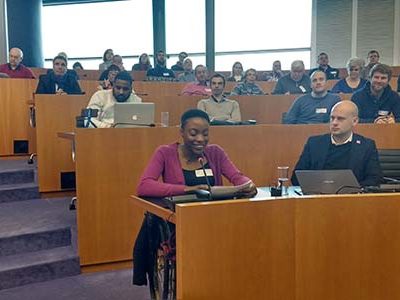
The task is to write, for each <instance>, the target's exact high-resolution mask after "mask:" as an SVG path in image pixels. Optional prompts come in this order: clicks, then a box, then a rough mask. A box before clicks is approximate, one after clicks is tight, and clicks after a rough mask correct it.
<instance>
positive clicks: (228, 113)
mask: <svg viewBox="0 0 400 300" xmlns="http://www.w3.org/2000/svg"><path fill="white" fill-rule="evenodd" d="M210 86H211V92H212V95H211V97H210V98H208V99H202V100H200V101H199V102H198V103H197V108H198V109H201V110H203V111H205V112H206V113H207V114H208V115H209V116H210V119H211V121H213V120H217V121H232V122H240V121H241V116H240V108H239V103H237V101H235V100H229V99H227V98H225V96H224V94H223V93H224V88H225V78H224V76H222V75H221V74H214V75H213V76H211V78H210Z"/></svg>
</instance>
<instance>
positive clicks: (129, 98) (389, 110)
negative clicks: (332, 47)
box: [36, 56, 400, 127]
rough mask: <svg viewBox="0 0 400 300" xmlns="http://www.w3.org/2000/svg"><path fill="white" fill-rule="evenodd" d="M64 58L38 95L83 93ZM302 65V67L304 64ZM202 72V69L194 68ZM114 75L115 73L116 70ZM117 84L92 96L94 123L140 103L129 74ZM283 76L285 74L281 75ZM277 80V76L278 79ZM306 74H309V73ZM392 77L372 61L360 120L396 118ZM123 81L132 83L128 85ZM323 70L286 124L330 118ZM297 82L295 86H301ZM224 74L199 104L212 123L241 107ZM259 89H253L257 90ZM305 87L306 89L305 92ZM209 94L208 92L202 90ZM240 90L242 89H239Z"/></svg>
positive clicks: (234, 115) (234, 118) (236, 118)
mask: <svg viewBox="0 0 400 300" xmlns="http://www.w3.org/2000/svg"><path fill="white" fill-rule="evenodd" d="M66 66H67V62H66V60H65V58H64V57H63V56H56V57H55V58H54V60H53V70H52V71H50V72H48V73H47V74H46V75H41V76H40V79H39V83H38V87H37V90H36V93H38V94H81V93H82V91H81V89H80V87H79V84H78V82H77V78H76V76H75V74H73V73H72V72H68V71H67V68H66ZM303 68H304V66H303ZM198 71H199V74H200V75H201V74H203V75H202V77H204V78H205V76H204V70H198ZM114 76H115V74H114ZM246 76H247V77H249V78H250V79H251V80H250V81H249V83H247V85H249V86H250V87H249V86H247V89H250V88H251V89H250V90H252V89H253V88H254V87H252V86H251V85H254V79H255V72H254V70H252V69H250V70H248V72H247V75H246ZM117 78H118V84H116V85H115V86H114V87H113V88H112V91H113V92H111V91H104V92H102V93H100V92H98V93H95V94H94V95H93V97H92V98H91V100H90V103H89V105H88V108H94V109H99V112H100V114H99V116H98V119H97V120H95V122H98V124H96V125H97V126H98V127H109V126H111V124H112V121H113V115H112V114H113V113H112V106H113V104H114V103H115V102H116V101H117V102H141V99H140V98H139V97H138V96H136V95H133V93H131V92H132V87H131V85H132V78H131V76H130V74H129V73H128V72H125V71H123V72H120V73H118V75H117V77H115V79H114V80H116V79H117ZM282 78H284V77H282ZM282 78H281V79H282ZM307 78H308V77H307ZM390 78H391V69H390V67H388V66H386V65H383V64H376V65H375V66H374V67H373V68H372V69H371V71H370V79H369V81H368V82H366V83H365V85H364V87H363V88H362V89H360V90H358V91H356V92H355V93H354V94H353V96H352V100H353V101H354V102H355V103H356V104H357V106H358V109H359V117H360V121H361V122H363V123H372V122H376V123H394V122H396V121H399V120H400V97H399V95H398V94H397V93H396V92H394V91H392V90H391V88H390V85H389V81H390ZM126 82H128V83H130V86H129V87H128V86H126V84H125V83H126ZM326 83H327V80H326V74H325V73H324V72H323V71H315V72H314V73H313V74H312V75H311V83H310V89H311V93H309V94H306V95H304V96H301V97H299V98H298V99H297V100H296V101H294V103H293V104H292V106H291V107H290V109H289V111H288V112H287V114H286V116H285V118H284V120H283V122H284V123H286V124H308V123H324V122H328V120H329V113H330V111H331V108H332V107H333V105H334V104H335V103H337V102H338V101H340V98H339V97H338V96H335V95H334V94H331V93H329V92H328V91H327V84H326ZM301 87H302V85H299V87H298V88H301ZM224 88H225V78H224V76H222V75H220V74H214V75H213V76H211V78H210V93H211V96H209V98H208V99H203V100H201V101H199V103H198V105H197V107H198V108H199V109H201V110H203V111H205V112H207V113H208V114H209V116H210V117H211V121H212V122H214V123H216V124H221V122H222V124H227V123H226V122H228V123H229V122H231V123H238V122H241V121H242V120H241V113H240V107H239V104H238V102H237V101H235V100H231V99H228V98H227V97H226V96H224V93H223V92H224ZM241 89H246V83H243V84H242V85H241V86H240V87H239V88H235V89H234V93H236V94H240V93H238V91H239V90H241ZM256 90H257V89H256ZM304 91H306V90H304ZM205 94H206V95H209V92H206V93H205ZM242 94H243V93H242Z"/></svg>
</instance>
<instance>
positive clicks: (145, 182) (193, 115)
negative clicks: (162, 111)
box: [137, 109, 257, 198]
mask: <svg viewBox="0 0 400 300" xmlns="http://www.w3.org/2000/svg"><path fill="white" fill-rule="evenodd" d="M209 126H210V119H209V117H208V115H207V113H205V112H204V111H202V110H198V109H191V110H188V111H186V112H185V113H184V114H183V115H182V117H181V129H180V134H181V136H182V140H183V143H182V144H180V143H174V144H170V145H163V146H160V147H159V148H158V149H157V150H156V151H155V153H154V154H153V157H152V158H151V160H150V162H149V164H148V166H147V168H146V170H145V171H144V173H143V175H142V177H141V179H140V183H139V186H138V189H137V191H138V195H139V196H142V197H167V196H175V195H182V194H185V193H190V192H192V191H194V190H198V189H204V190H207V189H208V184H209V185H211V186H214V185H215V186H219V185H222V184H223V183H222V176H224V177H226V178H227V179H228V180H229V181H230V182H231V183H232V184H233V185H240V184H243V183H246V182H248V181H249V180H250V179H249V178H247V177H246V176H244V175H243V174H242V173H240V171H239V170H238V169H237V168H236V167H235V165H234V164H233V163H232V162H231V160H230V159H229V158H228V156H227V155H226V153H225V151H224V150H223V149H222V148H221V147H219V146H218V145H208V139H209V136H208V131H209ZM202 164H203V166H204V168H205V171H204V170H203V167H202ZM204 173H206V174H207V177H206V176H205V174H204ZM160 176H162V181H159V180H158V179H159V178H160ZM207 181H208V182H207ZM256 193H257V189H256V187H255V185H254V184H251V185H250V186H249V187H248V188H246V189H244V190H242V191H241V196H243V197H245V198H248V197H252V196H254V195H255V194H256Z"/></svg>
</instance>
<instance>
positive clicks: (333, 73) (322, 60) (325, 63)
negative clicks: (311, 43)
mask: <svg viewBox="0 0 400 300" xmlns="http://www.w3.org/2000/svg"><path fill="white" fill-rule="evenodd" d="M318 64H319V66H318V68H314V69H312V70H310V73H309V74H310V75H311V74H312V73H314V72H315V71H322V72H325V74H326V79H327V80H330V79H338V78H339V70H338V69H335V68H332V67H331V66H330V65H329V58H328V54H326V53H324V52H322V53H320V54H319V55H318Z"/></svg>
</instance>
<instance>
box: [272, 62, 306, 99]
mask: <svg viewBox="0 0 400 300" xmlns="http://www.w3.org/2000/svg"><path fill="white" fill-rule="evenodd" d="M310 84H311V82H310V77H308V76H307V75H306V74H305V68H304V63H303V61H301V60H295V61H294V62H292V65H291V70H290V73H289V74H287V75H285V76H283V77H282V78H280V79H279V80H278V82H277V83H276V86H275V88H274V90H273V92H272V94H275V95H277V94H281V95H283V94H286V95H289V94H305V93H309V92H311V87H310Z"/></svg>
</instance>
